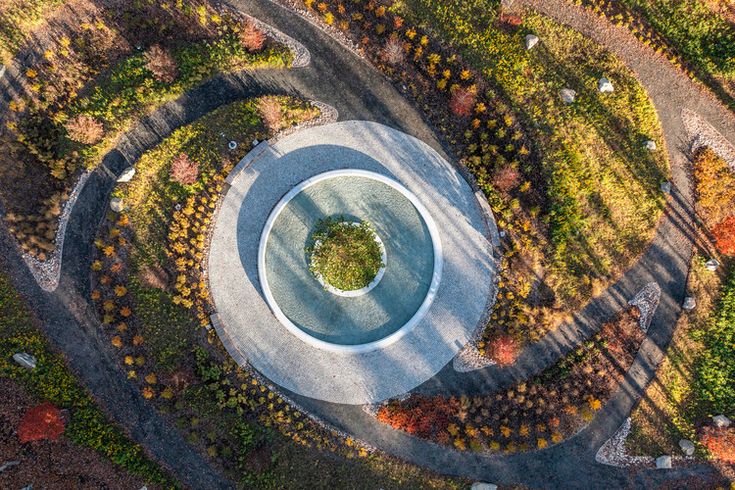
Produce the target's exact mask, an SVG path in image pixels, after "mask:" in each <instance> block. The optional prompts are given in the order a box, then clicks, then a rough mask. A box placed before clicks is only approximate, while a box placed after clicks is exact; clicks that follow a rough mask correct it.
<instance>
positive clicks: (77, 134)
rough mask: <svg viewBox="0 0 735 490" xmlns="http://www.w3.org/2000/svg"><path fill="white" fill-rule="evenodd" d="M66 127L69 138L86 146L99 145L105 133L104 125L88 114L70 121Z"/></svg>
mask: <svg viewBox="0 0 735 490" xmlns="http://www.w3.org/2000/svg"><path fill="white" fill-rule="evenodd" d="M64 127H65V128H66V133H67V134H68V135H69V138H71V139H72V140H74V141H77V142H79V143H83V144H85V145H94V144H95V143H98V142H99V141H100V140H101V139H102V136H104V133H105V129H104V127H103V126H102V123H101V122H99V121H98V120H97V119H95V118H93V117H91V116H87V115H86V114H80V115H78V116H77V117H75V118H72V119H69V120H68V121H67V122H66V124H64Z"/></svg>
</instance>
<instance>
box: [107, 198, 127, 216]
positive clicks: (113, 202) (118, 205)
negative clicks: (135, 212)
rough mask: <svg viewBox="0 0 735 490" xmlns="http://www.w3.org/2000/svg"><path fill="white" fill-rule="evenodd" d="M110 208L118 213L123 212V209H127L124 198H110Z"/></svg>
mask: <svg viewBox="0 0 735 490" xmlns="http://www.w3.org/2000/svg"><path fill="white" fill-rule="evenodd" d="M110 209H112V210H113V211H115V212H116V213H122V211H123V209H125V206H124V204H123V200H122V199H121V198H119V197H113V198H112V199H110Z"/></svg>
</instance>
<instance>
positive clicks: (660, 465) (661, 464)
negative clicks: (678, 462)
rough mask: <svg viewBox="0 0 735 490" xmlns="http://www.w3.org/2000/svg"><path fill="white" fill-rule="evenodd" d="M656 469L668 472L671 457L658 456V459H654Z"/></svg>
mask: <svg viewBox="0 0 735 490" xmlns="http://www.w3.org/2000/svg"><path fill="white" fill-rule="evenodd" d="M656 469H659V470H670V469H671V456H659V457H658V458H656Z"/></svg>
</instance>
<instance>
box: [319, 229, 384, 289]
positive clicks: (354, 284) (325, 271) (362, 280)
mask: <svg viewBox="0 0 735 490" xmlns="http://www.w3.org/2000/svg"><path fill="white" fill-rule="evenodd" d="M310 242H311V244H310V245H309V246H308V247H307V249H306V254H307V256H308V257H309V270H310V271H311V272H312V273H313V274H314V275H315V276H317V277H321V278H322V280H323V281H324V282H325V283H327V284H329V285H330V286H332V287H335V288H337V289H340V290H342V291H354V290H356V289H361V288H364V287H365V286H367V285H368V284H370V282H371V281H372V280H373V279H374V278H375V276H376V275H377V274H378V271H379V270H380V268H381V267H384V265H385V264H383V260H382V250H381V246H380V245H379V243H378V242H377V241H376V235H375V231H374V230H373V228H372V226H371V225H370V224H369V223H367V222H364V221H362V222H359V223H354V222H347V221H344V219H342V218H340V219H335V218H325V219H322V220H320V221H319V222H318V223H317V225H316V229H315V230H314V232H313V233H312V235H311V240H310Z"/></svg>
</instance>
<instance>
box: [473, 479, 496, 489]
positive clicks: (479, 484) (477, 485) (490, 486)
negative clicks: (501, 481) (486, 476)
mask: <svg viewBox="0 0 735 490" xmlns="http://www.w3.org/2000/svg"><path fill="white" fill-rule="evenodd" d="M470 490H498V486H497V485H493V484H492V483H485V482H481V481H477V482H475V483H473V484H472V486H471V487H470Z"/></svg>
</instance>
